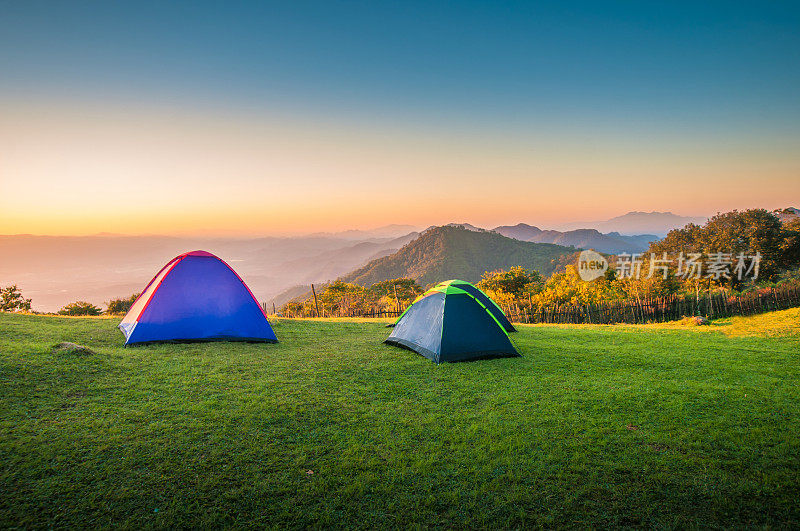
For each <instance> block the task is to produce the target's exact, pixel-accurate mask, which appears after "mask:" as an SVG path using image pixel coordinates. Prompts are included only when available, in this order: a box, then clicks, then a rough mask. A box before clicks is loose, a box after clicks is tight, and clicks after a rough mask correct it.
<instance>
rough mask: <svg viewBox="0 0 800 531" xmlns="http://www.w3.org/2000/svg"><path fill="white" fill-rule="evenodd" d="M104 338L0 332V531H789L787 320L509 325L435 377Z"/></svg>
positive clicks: (799, 329) (792, 429)
mask: <svg viewBox="0 0 800 531" xmlns="http://www.w3.org/2000/svg"><path fill="white" fill-rule="evenodd" d="M116 324H117V320H113V319H103V318H81V319H78V318H60V317H49V316H29V315H14V314H0V424H2V429H0V492H2V496H1V497H0V526H2V527H9V526H21V527H29V526H32V527H51V526H53V527H75V526H82V527H90V526H91V527H95V526H111V525H113V526H114V527H216V526H237V527H239V526H259V527H260V526H282V527H283V526H289V527H303V526H309V525H318V526H327V525H344V526H352V527H377V526H381V527H384V526H406V525H414V526H422V527H429V526H430V527H434V526H449V527H465V526H466V527H513V526H527V525H544V526H554V525H557V526H595V527H605V526H664V527H687V526H690V527H695V526H742V525H744V526H763V525H766V526H778V527H783V526H787V527H794V526H798V525H800V508H798V503H797V500H798V497H800V379H799V378H798V376H800V364H798V358H799V357H800V310H797V309H795V310H787V311H783V312H776V313H773V314H767V315H763V316H757V317H750V318H733V319H728V320H724V321H717V322H714V323H713V325H712V326H705V327H693V328H692V327H686V326H683V325H679V324H670V325H644V326H592V325H582V326H543V325H538V326H521V327H520V329H521V330H520V332H519V333H517V334H513V335H512V338H513V341H514V343H515V344H516V346H517V348H518V349H519V350H520V352H521V353H522V355H523V357H521V358H513V359H499V360H491V361H480V362H472V363H456V364H444V365H440V366H437V365H434V364H432V363H431V362H429V361H428V360H427V359H425V358H423V357H421V356H418V355H417V354H414V353H413V352H410V351H406V350H401V349H398V348H394V347H390V346H387V345H383V344H382V343H381V341H382V340H383V339H385V337H386V336H387V335H388V330H387V329H386V328H385V327H384V324H385V322H379V321H365V320H344V319H343V320H330V321H326V320H278V321H277V322H276V323H275V325H274V328H275V332H276V333H277V335H278V337H279V339H280V343H278V344H249V343H190V344H162V345H148V346H140V347H132V348H123V347H122V343H123V340H122V335H121V334H120V333H119V332H118V331H117V330H116V329H115V325H116ZM62 341H72V342H76V343H79V344H82V345H86V346H88V347H90V348H91V349H93V350H94V351H95V352H96V354H88V355H87V354H83V355H79V354H73V353H69V352H68V351H58V350H54V349H53V345H54V344H57V343H60V342H62Z"/></svg>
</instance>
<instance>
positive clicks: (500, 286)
mask: <svg viewBox="0 0 800 531" xmlns="http://www.w3.org/2000/svg"><path fill="white" fill-rule="evenodd" d="M477 286H478V287H479V288H480V289H482V290H487V291H493V292H495V293H502V294H506V295H512V296H515V297H520V296H523V295H526V294H534V293H538V292H539V291H541V289H542V287H543V286H544V279H543V278H542V275H541V274H540V273H539V271H537V270H535V269H533V270H530V269H525V268H524V267H520V266H515V267H512V268H511V269H509V270H508V271H502V270H501V271H491V272H489V271H487V272H486V273H484V274H483V277H482V278H481V281H480V282H478V284H477Z"/></svg>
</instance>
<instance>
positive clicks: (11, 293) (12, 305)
mask: <svg viewBox="0 0 800 531" xmlns="http://www.w3.org/2000/svg"><path fill="white" fill-rule="evenodd" d="M30 309H31V300H30V299H26V298H25V297H23V296H22V292H21V291H20V290H19V288H18V287H17V285H16V284H14V285H11V286H7V287H5V288H2V289H0V311H3V312H28V311H30Z"/></svg>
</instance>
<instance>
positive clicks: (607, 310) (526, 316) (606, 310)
mask: <svg viewBox="0 0 800 531" xmlns="http://www.w3.org/2000/svg"><path fill="white" fill-rule="evenodd" d="M797 306H800V288H798V287H796V286H792V287H780V288H766V289H761V290H758V291H754V292H750V293H746V294H744V295H731V294H726V293H724V292H718V293H713V294H708V293H706V294H705V295H698V296H672V297H660V298H653V299H642V300H640V301H636V302H630V303H613V304H602V305H597V304H590V305H587V306H573V305H563V306H558V305H556V306H553V307H551V308H542V309H534V310H533V311H531V310H530V309H529V308H524V307H517V308H513V309H512V308H504V310H505V311H506V315H507V316H508V318H509V320H511V321H512V322H515V323H574V324H584V323H587V324H588V323H592V324H611V323H632V324H636V323H660V322H665V321H675V320H678V319H682V318H683V317H687V316H702V317H706V318H708V319H717V318H721V317H732V316H734V315H753V314H757V313H763V312H769V311H773V310H785V309H787V308H794V307H797ZM513 310H518V311H513Z"/></svg>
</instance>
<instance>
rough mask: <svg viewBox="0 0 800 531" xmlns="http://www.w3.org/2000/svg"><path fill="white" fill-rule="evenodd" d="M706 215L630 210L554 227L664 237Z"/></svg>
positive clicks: (699, 220) (697, 222) (705, 218)
mask: <svg viewBox="0 0 800 531" xmlns="http://www.w3.org/2000/svg"><path fill="white" fill-rule="evenodd" d="M706 220H708V218H707V217H698V216H694V217H692V216H679V215H677V214H673V213H672V212H655V211H654V212H639V211H635V210H634V211H632V212H628V213H627V214H623V215H621V216H616V217H613V218H611V219H608V220H605V221H578V222H572V223H561V224H558V225H556V226H555V227H554V228H555V229H557V230H560V231H572V230H576V229H587V228H588V229H596V230H598V231H600V232H602V233H606V234H608V233H611V232H618V233H620V234H624V235H637V234H654V235H656V236H658V237H664V236H666V234H667V233H668V232H669V231H671V230H672V229H678V228H682V227H684V226H686V225H687V224H689V223H696V224H703V223H705V222H706Z"/></svg>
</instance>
